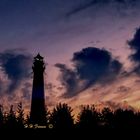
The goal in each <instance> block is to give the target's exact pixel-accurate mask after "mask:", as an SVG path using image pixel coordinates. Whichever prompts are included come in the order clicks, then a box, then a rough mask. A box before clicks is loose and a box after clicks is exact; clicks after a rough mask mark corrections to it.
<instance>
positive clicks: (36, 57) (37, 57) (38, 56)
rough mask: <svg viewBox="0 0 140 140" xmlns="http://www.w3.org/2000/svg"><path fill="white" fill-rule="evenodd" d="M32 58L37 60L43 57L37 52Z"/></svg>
mask: <svg viewBox="0 0 140 140" xmlns="http://www.w3.org/2000/svg"><path fill="white" fill-rule="evenodd" d="M34 59H37V60H42V59H43V57H42V56H41V55H40V54H39V53H38V54H37V56H35V57H34Z"/></svg>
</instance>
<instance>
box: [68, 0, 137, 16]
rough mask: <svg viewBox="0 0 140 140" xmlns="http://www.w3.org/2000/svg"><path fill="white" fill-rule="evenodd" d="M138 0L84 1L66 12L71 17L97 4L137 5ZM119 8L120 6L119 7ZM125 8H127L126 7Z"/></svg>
mask: <svg viewBox="0 0 140 140" xmlns="http://www.w3.org/2000/svg"><path fill="white" fill-rule="evenodd" d="M137 2H138V0H91V1H88V2H87V1H83V2H81V4H80V5H79V6H77V7H76V8H75V9H73V10H71V11H70V12H68V13H67V14H66V17H70V16H72V15H74V14H78V13H79V12H82V11H84V10H86V9H88V8H90V7H93V6H95V5H97V4H98V5H99V6H100V7H101V6H104V5H109V4H116V8H118V7H117V6H129V8H130V6H133V5H136V3H137ZM118 10H119V8H118ZM124 10H125V9H124Z"/></svg>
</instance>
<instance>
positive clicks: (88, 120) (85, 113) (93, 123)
mask: <svg viewBox="0 0 140 140" xmlns="http://www.w3.org/2000/svg"><path fill="white" fill-rule="evenodd" d="M99 120H100V113H99V112H97V111H96V109H95V106H94V105H93V106H89V105H87V106H83V107H82V110H81V112H80V113H79V115H78V122H77V127H78V128H84V129H85V128H86V129H88V128H89V129H91V128H97V127H98V126H99Z"/></svg>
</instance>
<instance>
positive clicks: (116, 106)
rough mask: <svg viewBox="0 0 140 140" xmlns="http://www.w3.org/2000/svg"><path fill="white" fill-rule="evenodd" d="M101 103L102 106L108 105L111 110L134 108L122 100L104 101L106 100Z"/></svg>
mask: <svg viewBox="0 0 140 140" xmlns="http://www.w3.org/2000/svg"><path fill="white" fill-rule="evenodd" d="M101 105H102V106H103V107H104V106H108V107H110V108H111V109H113V110H117V109H119V108H121V109H128V110H135V109H134V108H133V107H132V106H131V105H129V104H128V102H127V101H123V102H113V101H106V102H101Z"/></svg>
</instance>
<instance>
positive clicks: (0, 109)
mask: <svg viewBox="0 0 140 140" xmlns="http://www.w3.org/2000/svg"><path fill="white" fill-rule="evenodd" d="M3 123H4V114H3V106H2V105H0V128H2V127H3Z"/></svg>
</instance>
